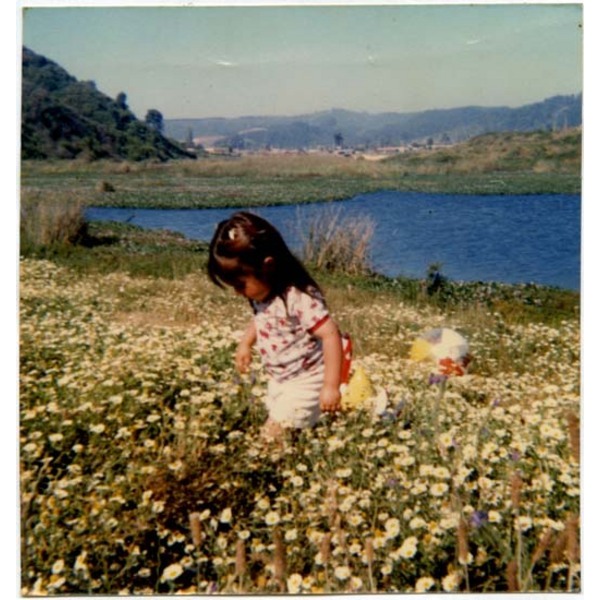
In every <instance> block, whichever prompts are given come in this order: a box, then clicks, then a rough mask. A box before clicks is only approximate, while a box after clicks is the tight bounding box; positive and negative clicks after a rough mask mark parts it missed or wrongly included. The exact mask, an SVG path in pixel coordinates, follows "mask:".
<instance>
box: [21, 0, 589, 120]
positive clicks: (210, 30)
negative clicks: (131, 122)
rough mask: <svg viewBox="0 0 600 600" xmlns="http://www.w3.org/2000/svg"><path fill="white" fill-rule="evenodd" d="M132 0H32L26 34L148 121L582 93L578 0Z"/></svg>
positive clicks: (484, 102) (501, 102) (514, 101)
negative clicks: (106, 0) (307, 1)
mask: <svg viewBox="0 0 600 600" xmlns="http://www.w3.org/2000/svg"><path fill="white" fill-rule="evenodd" d="M40 4H42V5H40ZM63 4H64V3H63ZM88 4H89V3H88ZM129 4H132V3H131V2H130V3H129ZM133 4H134V5H133V6H131V5H129V6H126V5H121V6H117V7H107V6H97V5H94V6H89V5H88V6H58V5H56V4H55V3H52V2H45V3H44V2H41V3H40V2H37V3H36V5H34V3H33V2H32V3H30V4H29V5H28V4H26V3H23V4H22V6H23V7H24V11H23V19H22V42H23V43H24V44H25V45H26V46H28V47H29V48H31V49H32V50H34V51H35V52H38V53H40V54H43V55H45V56H46V57H47V58H49V59H51V60H53V61H55V62H57V63H58V64H59V65H61V66H62V67H64V68H65V69H66V70H67V71H68V72H69V73H71V74H72V75H73V76H75V77H77V78H78V79H82V80H93V81H95V82H96V85H97V87H98V89H99V90H100V91H102V92H104V93H106V94H108V95H110V96H113V97H114V96H116V95H117V94H118V93H119V92H125V93H126V94H127V99H128V104H129V106H130V108H131V109H132V110H133V111H134V112H135V113H136V115H137V116H138V117H140V118H143V117H144V116H145V113H146V111H147V110H148V109H150V108H156V109H158V110H160V111H161V112H162V113H163V115H164V117H165V118H183V117H232V116H241V115H292V114H302V113H309V112H313V111H317V110H326V109H329V108H333V107H337V108H345V109H349V110H364V111H368V112H384V111H398V112H407V111H419V110H425V109H431V108H451V107H456V106H465V105H479V106H520V105H522V104H527V103H531V102H536V101H539V100H542V99H544V98H547V97H549V96H552V95H555V94H573V93H578V92H580V91H581V90H582V72H583V70H582V28H581V26H580V25H581V23H582V6H581V5H580V4H572V3H570V4H556V3H548V4H535V5H531V4H523V3H518V4H514V3H509V4H492V3H480V4H464V5H456V4H454V5H449V4H447V3H444V4H441V5H440V4H427V5H423V4H420V5H407V4H404V3H401V2H397V3H393V4H391V5H377V6H375V5H373V4H370V5H369V4H366V5H365V4H363V5H351V4H341V5H329V6H323V5H322V4H321V5H316V6H315V5H312V6H308V5H302V4H299V3H296V5H295V6H289V5H287V6H264V5H263V6H245V5H244V2H242V3H241V5H240V3H238V5H237V6H233V5H229V6H216V7H215V6H203V5H199V4H197V5H195V6H173V5H170V6H169V5H164V6H144V7H141V6H135V3H133Z"/></svg>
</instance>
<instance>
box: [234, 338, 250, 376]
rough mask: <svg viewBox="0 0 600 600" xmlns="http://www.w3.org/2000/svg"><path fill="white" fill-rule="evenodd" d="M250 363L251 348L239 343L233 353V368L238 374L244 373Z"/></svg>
mask: <svg viewBox="0 0 600 600" xmlns="http://www.w3.org/2000/svg"><path fill="white" fill-rule="evenodd" d="M251 361H252V348H251V347H250V346H248V345H247V344H244V343H241V344H240V345H239V346H238V347H237V350H236V353H235V366H236V369H237V370H238V371H239V372H240V373H246V372H247V371H248V369H249V367H250V362H251Z"/></svg>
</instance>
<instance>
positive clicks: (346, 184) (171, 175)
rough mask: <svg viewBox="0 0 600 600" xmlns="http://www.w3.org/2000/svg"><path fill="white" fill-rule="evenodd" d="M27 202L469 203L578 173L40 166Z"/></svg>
mask: <svg viewBox="0 0 600 600" xmlns="http://www.w3.org/2000/svg"><path fill="white" fill-rule="evenodd" d="M21 190H22V194H23V197H25V198H50V199H51V198H63V197H71V198H75V197H76V198H77V199H78V200H79V201H81V202H83V203H85V204H86V205H88V206H111V207H130V208H134V207H135V208H215V207H217V208H232V207H251V206H255V207H257V206H273V205H282V204H303V203H308V202H323V201H339V200H346V199H349V198H352V197H354V196H357V195H359V194H366V193H372V192H378V191H404V192H424V193H440V194H445V193H448V194H465V195H473V194H477V195H490V194H493V195H496V194H498V195H509V194H559V193H560V194H578V193H581V177H580V174H579V173H577V172H567V173H564V172H533V171H528V170H505V171H495V170H491V171H486V172H460V171H452V170H445V169H444V168H442V167H439V166H437V167H429V166H426V168H423V169H419V168H418V166H412V165H408V166H407V165H404V164H403V163H401V162H394V161H391V160H390V161H380V162H377V163H375V162H369V161H364V160H363V161H358V160H352V159H348V158H343V157H339V156H324V157H321V156H283V157H260V158H258V157H244V158H239V159H229V160H223V159H220V160H218V159H208V160H199V161H197V162H196V163H193V164H190V163H189V162H187V163H183V162H181V161H173V162H170V163H166V164H156V163H140V164H133V163H114V162H97V163H83V162H77V161H70V162H66V161H65V162H34V161H26V162H24V163H23V164H22V167H21Z"/></svg>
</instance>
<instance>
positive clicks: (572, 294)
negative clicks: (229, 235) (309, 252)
mask: <svg viewBox="0 0 600 600" xmlns="http://www.w3.org/2000/svg"><path fill="white" fill-rule="evenodd" d="M86 235H87V239H86V240H84V241H83V244H76V245H55V246H49V247H45V248H40V249H38V250H37V251H34V252H33V253H32V255H33V256H37V257H38V258H43V259H50V260H52V261H53V262H55V263H56V264H58V265H61V266H65V267H67V268H69V269H71V270H74V271H75V272H77V273H79V274H81V275H92V274H96V275H107V274H110V273H113V272H115V273H116V272H121V273H126V274H128V275H129V276H132V277H152V278H156V279H166V280H181V279H183V278H185V277H187V276H188V275H193V274H197V273H199V272H201V273H203V272H204V271H205V267H206V262H207V251H208V247H207V244H206V243H205V242H198V241H195V240H191V239H188V238H186V237H185V236H184V235H183V234H180V233H176V232H171V231H166V230H160V231H153V230H145V229H143V228H141V227H138V226H136V225H131V224H123V223H117V222H102V221H100V222H92V223H88V224H87V233H86ZM308 266H309V267H310V268H311V270H312V271H313V272H314V273H315V275H316V276H317V278H318V280H319V281H322V282H323V284H324V285H325V286H327V287H328V288H330V289H331V290H332V291H333V293H334V294H335V295H336V296H339V300H340V301H343V298H344V296H345V295H347V291H348V290H349V289H351V290H353V293H356V292H358V293H359V295H360V296H361V298H362V301H364V302H365V303H367V304H368V303H369V302H371V301H372V300H374V299H375V298H377V297H379V296H385V297H387V298H389V299H395V301H400V302H407V303H411V304H413V305H415V306H417V307H421V308H423V307H434V308H437V309H441V310H445V311H449V312H463V313H464V312H465V311H467V310H471V309H473V308H475V309H476V310H485V311H490V312H492V313H493V312H498V313H499V314H502V315H503V317H504V318H510V319H512V320H515V321H516V320H518V321H521V322H525V321H528V320H532V321H537V322H547V323H556V322H559V321H560V320H561V319H564V318H567V319H571V318H576V319H577V318H579V310H580V294H579V292H576V291H573V290H567V289H562V288H558V287H551V286H543V285H536V284H505V283H499V282H461V281H453V280H448V279H446V278H445V277H443V278H442V281H443V283H442V285H441V286H440V287H439V288H438V289H436V290H435V292H431V291H428V281H427V274H426V273H424V274H423V278H420V279H415V278H408V277H402V276H399V277H388V276H385V275H381V274H378V273H376V272H366V273H364V274H355V275H349V274H344V273H340V272H333V273H332V272H328V271H327V270H322V269H321V270H319V269H317V268H316V266H315V265H308Z"/></svg>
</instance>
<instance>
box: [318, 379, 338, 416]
mask: <svg viewBox="0 0 600 600" xmlns="http://www.w3.org/2000/svg"><path fill="white" fill-rule="evenodd" d="M341 399H342V395H341V394H340V388H339V387H337V386H333V385H324V386H323V387H322V388H321V393H320V395H319V400H320V405H321V410H322V411H323V412H324V413H335V412H338V411H339V410H340V409H341V407H342V403H341Z"/></svg>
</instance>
